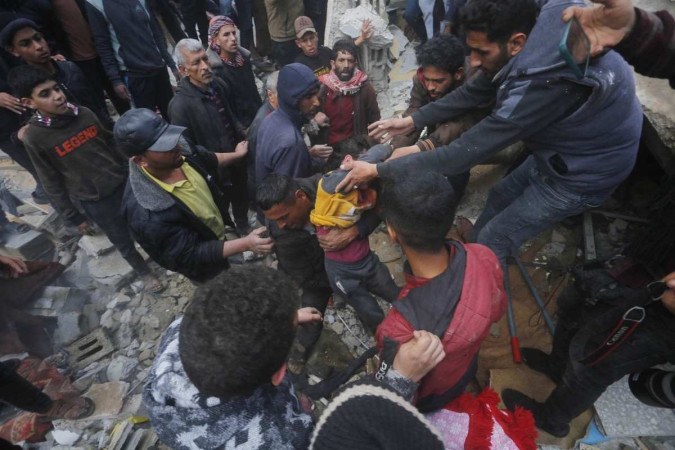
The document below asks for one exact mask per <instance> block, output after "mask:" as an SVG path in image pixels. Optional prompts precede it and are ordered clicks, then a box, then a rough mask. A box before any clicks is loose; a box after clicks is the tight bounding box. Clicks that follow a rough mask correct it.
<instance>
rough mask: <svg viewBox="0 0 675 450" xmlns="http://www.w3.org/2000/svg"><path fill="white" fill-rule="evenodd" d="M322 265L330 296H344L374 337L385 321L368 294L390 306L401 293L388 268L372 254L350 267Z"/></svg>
mask: <svg viewBox="0 0 675 450" xmlns="http://www.w3.org/2000/svg"><path fill="white" fill-rule="evenodd" d="M325 264H326V274H327V275H328V280H329V281H330V284H331V287H332V288H333V292H337V293H340V294H341V295H343V296H345V297H346V299H347V303H349V304H350V305H351V306H352V307H353V308H354V309H355V310H356V313H357V314H358V316H359V318H360V319H361V322H363V324H364V325H365V326H366V327H367V328H368V329H369V330H370V331H371V332H373V333H374V332H375V330H376V329H377V326H378V325H379V324H380V322H382V320H383V319H384V311H382V308H380V305H379V304H378V303H377V300H375V298H374V297H373V296H372V295H371V293H373V294H375V295H377V296H378V297H380V298H382V299H384V300H386V301H388V302H393V301H394V300H396V297H398V293H399V291H400V289H399V288H398V286H396V283H394V280H393V279H392V278H391V274H390V273H389V269H387V266H385V265H384V264H382V263H381V262H380V260H379V258H378V257H377V255H376V254H375V253H373V252H372V251H371V252H370V253H369V254H368V256H366V257H365V258H363V259H362V260H361V261H358V262H355V263H352V264H347V263H340V262H336V261H333V260H330V259H326V260H325Z"/></svg>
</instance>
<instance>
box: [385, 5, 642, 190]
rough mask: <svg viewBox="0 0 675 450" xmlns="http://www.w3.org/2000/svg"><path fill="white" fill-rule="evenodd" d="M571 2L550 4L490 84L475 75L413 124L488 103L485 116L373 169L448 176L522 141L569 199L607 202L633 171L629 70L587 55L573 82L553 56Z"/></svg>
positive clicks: (638, 113)
mask: <svg viewBox="0 0 675 450" xmlns="http://www.w3.org/2000/svg"><path fill="white" fill-rule="evenodd" d="M580 5H581V6H583V2H581V1H578V0H549V1H548V2H545V4H544V6H543V7H542V9H541V12H540V13H539V17H538V18H537V22H536V24H535V25H534V28H533V29H532V31H531V32H530V34H529V36H528V39H527V43H526V44H525V47H524V48H523V50H522V51H521V52H520V53H518V54H517V55H516V56H515V57H513V58H511V59H510V60H509V62H508V63H507V64H506V65H505V66H504V67H503V68H502V69H501V70H500V71H499V72H498V73H497V74H496V75H495V76H494V77H493V78H492V79H490V78H489V77H487V76H485V75H481V76H477V77H476V78H474V79H473V80H472V81H469V82H467V83H465V84H463V85H462V86H460V87H459V88H457V89H455V90H454V91H452V92H451V93H449V94H448V95H446V96H445V97H443V98H441V99H439V100H437V101H435V102H433V103H430V104H428V105H426V106H424V107H423V108H421V109H420V110H419V111H417V112H416V113H414V114H413V115H412V118H413V121H414V123H415V127H416V128H417V129H420V128H422V127H424V126H426V125H429V124H434V123H439V122H443V121H446V120H450V119H452V118H454V117H457V116H458V115H459V114H461V113H464V112H466V111H467V110H470V109H472V108H474V107H476V106H478V105H481V104H484V103H485V101H486V100H491V99H494V100H495V102H496V103H495V107H494V109H493V111H492V113H491V114H490V115H489V116H488V117H486V118H485V119H483V120H482V121H481V122H479V123H478V124H476V125H475V126H474V127H472V128H471V129H470V130H468V131H467V132H465V133H464V134H462V136H461V137H460V138H459V139H456V140H455V141H453V142H452V143H451V144H450V145H447V146H443V147H440V148H437V149H436V150H434V151H433V152H423V153H417V154H414V155H409V156H407V157H405V158H399V159H396V160H390V161H387V162H384V163H381V164H378V173H379V176H380V178H382V179H385V180H391V179H396V178H397V176H400V175H401V174H403V173H414V172H415V171H425V170H435V171H439V172H442V173H443V174H445V175H454V174H457V173H462V172H463V171H466V170H468V169H469V168H471V167H472V166H473V165H475V164H480V163H482V162H483V161H485V160H486V159H487V158H488V157H489V156H490V155H492V154H493V153H496V152H497V151H499V150H501V149H503V148H505V147H507V146H508V145H511V144H513V143H514V142H517V141H519V140H522V141H523V142H524V143H525V145H527V147H528V148H529V149H530V150H531V151H532V157H533V158H534V160H535V161H536V164H537V170H538V172H539V174H540V175H541V176H542V177H544V179H550V180H553V181H554V182H556V183H559V184H560V185H561V186H563V187H564V188H565V189H567V190H569V191H570V192H572V193H577V194H582V195H595V196H608V195H609V194H610V193H611V192H612V191H614V189H615V188H616V187H617V186H618V185H619V183H621V182H622V181H623V180H625V179H626V177H627V176H628V175H629V174H630V172H631V170H632V168H633V165H634V163H635V158H636V156H637V151H638V146H639V140H640V132H641V129H642V110H641V108H640V103H639V102H638V100H637V97H636V96H635V80H634V79H633V73H632V70H631V69H630V67H628V65H627V64H626V62H625V61H623V60H622V59H621V57H620V56H619V55H618V54H617V53H616V52H614V51H610V52H608V53H606V54H604V55H602V56H599V57H597V58H593V59H592V60H591V61H590V64H589V66H588V71H587V73H586V76H584V77H583V78H582V79H577V77H576V76H575V75H574V73H573V71H572V70H571V69H570V68H569V67H568V66H567V63H566V62H565V61H564V60H563V58H562V56H561V55H560V53H559V51H558V44H559V41H560V36H561V35H562V32H563V27H564V22H562V21H561V20H560V16H561V14H562V11H563V10H564V9H565V8H567V7H569V6H580Z"/></svg>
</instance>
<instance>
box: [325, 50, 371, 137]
mask: <svg viewBox="0 0 675 450" xmlns="http://www.w3.org/2000/svg"><path fill="white" fill-rule="evenodd" d="M356 56H357V49H356V45H354V43H353V42H352V41H351V40H349V39H340V40H339V41H337V42H336V43H335V45H334V47H333V61H332V63H333V70H332V71H331V72H329V73H327V74H325V75H321V76H320V77H319V81H320V82H321V84H322V85H323V86H322V92H321V104H322V105H323V112H324V114H326V116H328V118H329V119H330V127H329V128H328V145H331V146H332V145H335V144H338V143H339V142H342V141H344V140H346V139H349V138H358V137H367V136H368V124H370V123H373V122H375V121H377V120H380V108H379V107H378V105H377V94H376V93H375V89H374V88H373V86H372V85H371V84H370V83H369V82H368V75H366V73H365V72H363V71H362V70H361V69H359V68H358V67H357V65H356ZM369 144H371V145H374V144H376V142H372V143H369ZM371 145H368V147H370V146H371Z"/></svg>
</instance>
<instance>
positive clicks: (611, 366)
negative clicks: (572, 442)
mask: <svg viewBox="0 0 675 450" xmlns="http://www.w3.org/2000/svg"><path fill="white" fill-rule="evenodd" d="M586 296H587V295H586V293H584V292H582V291H581V290H579V289H578V288H577V287H576V286H568V287H567V288H566V289H565V291H563V293H562V294H561V295H560V297H559V298H558V315H559V320H558V324H557V325H556V329H555V334H554V337H553V349H552V351H551V356H550V358H549V364H550V367H551V369H552V370H553V371H554V372H557V373H558V374H562V382H561V383H560V384H559V385H558V386H557V387H556V388H555V390H554V391H553V392H552V393H551V395H550V396H549V397H548V398H547V399H546V402H545V403H544V408H543V412H542V415H543V417H542V419H543V420H544V421H545V422H546V423H548V424H551V425H553V426H555V425H565V424H568V423H569V422H570V421H571V420H572V419H574V418H575V417H577V416H578V415H579V414H581V413H582V412H584V411H585V410H587V409H588V408H590V407H591V406H592V405H593V403H595V401H596V400H597V399H598V398H599V397H600V395H602V393H603V392H604V391H605V389H607V387H608V386H609V385H610V384H612V383H614V382H615V381H618V380H619V379H621V378H623V377H624V376H625V375H628V374H629V373H632V372H639V371H642V370H644V369H647V368H649V367H652V366H654V365H656V364H661V363H664V362H667V361H669V362H674V361H675V316H674V315H673V314H671V313H670V312H669V311H668V310H667V309H666V308H665V307H664V306H663V304H661V303H660V302H655V303H653V304H652V305H650V306H648V307H647V308H646V316H645V319H644V320H643V321H642V323H640V325H639V326H638V327H637V329H636V330H635V332H634V333H633V334H632V335H631V336H630V337H629V338H628V339H627V340H626V341H625V342H623V343H622V344H621V345H620V346H619V347H617V348H616V350H615V351H614V352H613V353H610V354H609V356H607V357H606V358H605V359H604V360H602V361H601V362H599V363H597V364H595V365H592V366H589V365H586V364H582V363H581V362H579V357H580V356H583V355H584V354H587V352H588V351H589V349H595V348H597V347H598V346H599V345H600V344H602V342H603V341H604V339H605V338H606V337H607V335H608V334H609V333H610V331H611V329H612V326H613V325H614V324H616V323H617V322H618V320H619V319H620V318H621V316H622V315H623V313H624V312H625V311H626V310H627V309H628V308H630V306H631V304H630V303H628V304H626V303H625V302H623V303H621V302H619V303H620V304H619V305H611V304H603V303H601V302H599V303H598V304H596V305H595V306H593V307H589V306H587V305H586V304H585V298H586Z"/></svg>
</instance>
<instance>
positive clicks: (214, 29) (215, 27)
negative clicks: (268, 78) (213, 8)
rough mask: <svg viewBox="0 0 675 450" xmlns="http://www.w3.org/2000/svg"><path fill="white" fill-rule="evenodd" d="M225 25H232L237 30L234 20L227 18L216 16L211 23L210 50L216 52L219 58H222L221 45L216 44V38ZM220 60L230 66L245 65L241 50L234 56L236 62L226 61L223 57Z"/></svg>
mask: <svg viewBox="0 0 675 450" xmlns="http://www.w3.org/2000/svg"><path fill="white" fill-rule="evenodd" d="M225 25H232V26H233V27H235V29H236V28H237V26H236V25H235V24H234V22H233V21H232V19H230V18H229V17H227V16H215V17H214V18H213V19H211V21H210V22H209V48H210V49H211V50H213V51H214V52H216V53H217V54H218V56H220V45H218V43H217V42H216V36H218V32H219V31H220V29H221V28H223V27H224V26H225ZM220 59H221V60H222V61H223V62H224V63H225V64H227V65H228V66H232V67H241V66H243V65H244V55H242V54H241V52H240V51H239V50H237V53H236V54H235V55H234V60H229V59H224V58H223V57H222V56H221V57H220Z"/></svg>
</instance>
